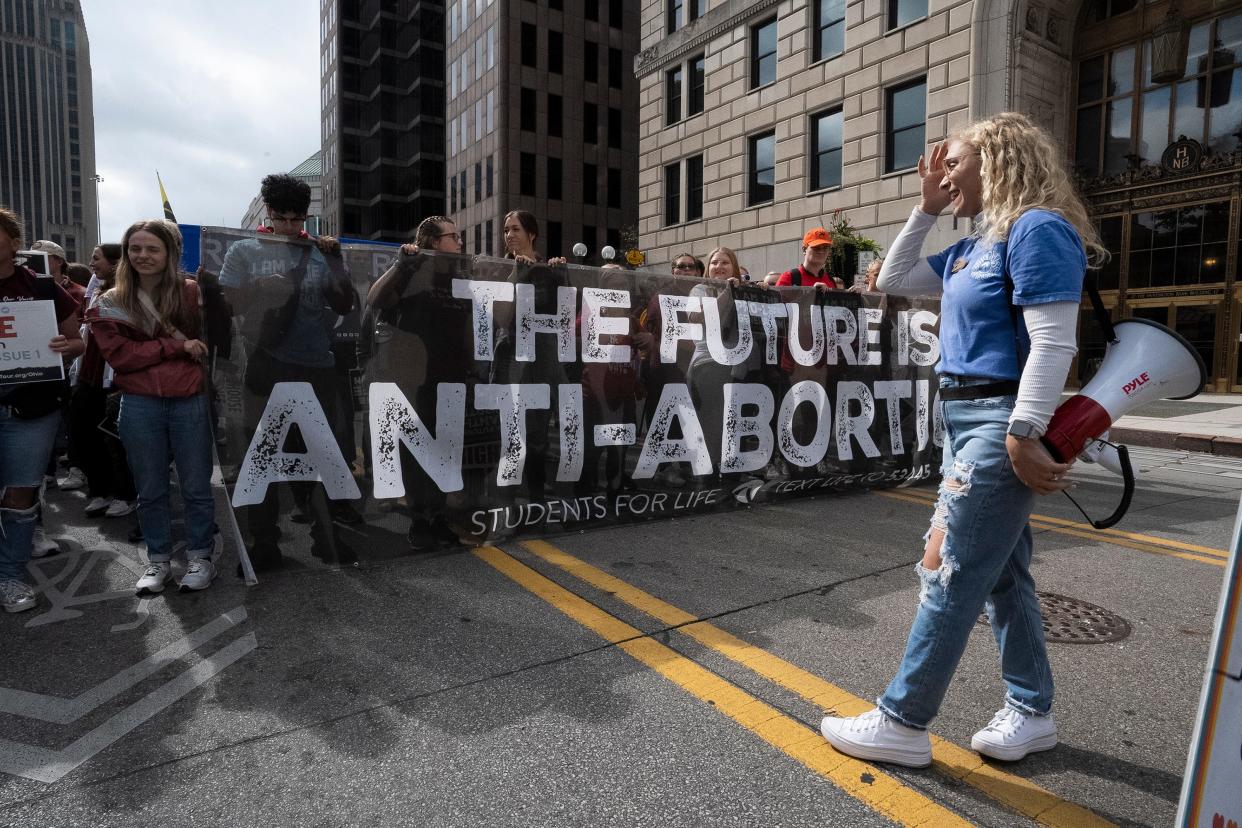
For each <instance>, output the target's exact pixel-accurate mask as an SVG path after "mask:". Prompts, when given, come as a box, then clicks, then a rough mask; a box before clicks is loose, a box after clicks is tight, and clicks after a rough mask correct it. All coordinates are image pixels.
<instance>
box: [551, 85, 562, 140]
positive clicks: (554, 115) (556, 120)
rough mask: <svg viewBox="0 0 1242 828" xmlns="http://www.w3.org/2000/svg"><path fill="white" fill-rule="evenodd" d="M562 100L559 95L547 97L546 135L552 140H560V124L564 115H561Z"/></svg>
mask: <svg viewBox="0 0 1242 828" xmlns="http://www.w3.org/2000/svg"><path fill="white" fill-rule="evenodd" d="M562 108H563V106H562V99H561V96H560V95H553V94H550V93H549V95H548V135H550V136H552V137H553V138H560V137H561V134H562V129H563V128H562V123H563V118H564V115H563V113H562V111H561V110H562Z"/></svg>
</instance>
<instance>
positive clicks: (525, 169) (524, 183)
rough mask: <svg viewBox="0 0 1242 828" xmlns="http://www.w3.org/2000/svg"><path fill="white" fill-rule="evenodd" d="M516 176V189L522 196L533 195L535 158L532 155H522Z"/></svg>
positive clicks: (525, 153)
mask: <svg viewBox="0 0 1242 828" xmlns="http://www.w3.org/2000/svg"><path fill="white" fill-rule="evenodd" d="M518 175H519V181H518V189H519V191H520V192H521V193H522V195H524V196H533V195H535V178H536V175H535V156H534V155H533V154H532V153H529V152H524V153H522V157H521V162H520V169H519V170H518Z"/></svg>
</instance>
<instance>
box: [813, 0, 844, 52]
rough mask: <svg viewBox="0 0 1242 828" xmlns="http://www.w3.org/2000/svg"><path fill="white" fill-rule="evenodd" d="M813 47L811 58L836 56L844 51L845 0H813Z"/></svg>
mask: <svg viewBox="0 0 1242 828" xmlns="http://www.w3.org/2000/svg"><path fill="white" fill-rule="evenodd" d="M814 2H815V35H816V36H815V49H814V57H813V58H812V59H813V60H823V59H824V58H830V57H836V56H837V55H839V54H841V53H842V52H844V51H845V0H814Z"/></svg>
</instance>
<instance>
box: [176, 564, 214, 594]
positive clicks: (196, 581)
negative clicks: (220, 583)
mask: <svg viewBox="0 0 1242 828" xmlns="http://www.w3.org/2000/svg"><path fill="white" fill-rule="evenodd" d="M215 578H216V565H215V564H213V563H212V562H211V561H210V560H209V559H207V558H193V559H191V560H190V562H189V566H187V567H186V570H185V575H182V576H181V591H182V592H193V591H197V590H200V589H206V588H207V587H209V586H211V582H212V581H214V580H215Z"/></svg>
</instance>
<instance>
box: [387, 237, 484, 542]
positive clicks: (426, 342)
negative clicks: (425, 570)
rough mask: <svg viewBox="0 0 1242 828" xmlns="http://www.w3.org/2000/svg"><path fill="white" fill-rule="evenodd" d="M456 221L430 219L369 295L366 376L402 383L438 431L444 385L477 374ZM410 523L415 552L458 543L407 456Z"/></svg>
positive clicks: (432, 487)
mask: <svg viewBox="0 0 1242 828" xmlns="http://www.w3.org/2000/svg"><path fill="white" fill-rule="evenodd" d="M463 252H464V250H463V247H462V242H461V236H460V234H459V233H458V231H457V225H455V224H454V223H453V220H452V219H450V218H447V217H445V216H429V217H427V218H425V219H423V220H422V222H420V223H419V225H418V228H417V229H416V230H415V231H414V242H413V243H412V244H403V245H402V246H401V248H400V250H399V251H398V253H397V258H396V260H395V261H394V262H393V264H392V266H391V267H389V268H388V269H387V270H386V271H384V273H383V275H381V276H380V277H379V278H378V279H376V280H375V284H374V285H372V286H371V289H370V290H369V291H368V292H367V320H366V321H364V323H363V324H364V330H369V331H370V332H371V336H370V340H371V347H370V349H369V352H368V354H367V355H366V356H367V358H368V359H369V362H368V365H367V369H366V377H367V379H368V380H369V381H370V382H392V383H396V385H397V387H398V388H400V389H401V392H402V393H403V394H405V396H406V398H407V399H408V400H409V401H410V403H411V404H412V405H413V406H414V409H415V411H417V412H418V416H419V418H420V419H421V420H422V421H423V422H424V423H426V424H427V425H428V427H429V428H435V424H436V422H437V420H436V413H437V399H438V386H439V384H440V383H441V382H461V381H462V378H463V377H469V376H471V375H472V373H473V370H474V367H475V366H474V364H473V360H472V359H471V357H470V349H469V348H462V347H460V342H461V338H462V336H463V334H464V332H467V331H469V330H470V304H469V302H467V301H464V300H461V299H458V298H456V297H454V296H453V286H452V281H453V278H454V277H461V278H467V277H469V275H470V271H468V270H464V269H463V268H464V267H465V266H466V264H467V262H468V261H469V260H468V259H466V258H464V257H459V255H454V254H461V253H463ZM401 476H402V479H403V480H404V483H405V488H406V509H405V511H406V514H407V515H408V517H409V519H410V522H409V525H408V527H407V529H406V542H407V543H408V544H409V546H410V549H411V551H414V552H430V551H434V550H435V549H437V548H440V547H444V546H450V545H454V544H456V543H458V537H457V534H456V533H455V532H454V531H453V528H452V527H451V526H450V525H449V524H448V522H447V521H446V520H445V506H446V504H447V498H446V496H445V494H444V493H443V492H442V491H440V488H439V486H438V485H436V483H435V482H434V481H433V480H432V479H431V477H430V476H429V475H428V474H427V473H426V472H425V471H424V470H423V468H422V466H420V465H419V464H418V463H416V462H413V460H412V458H411V457H410V456H409V454H408V453H404V452H403V453H402V456H401Z"/></svg>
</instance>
